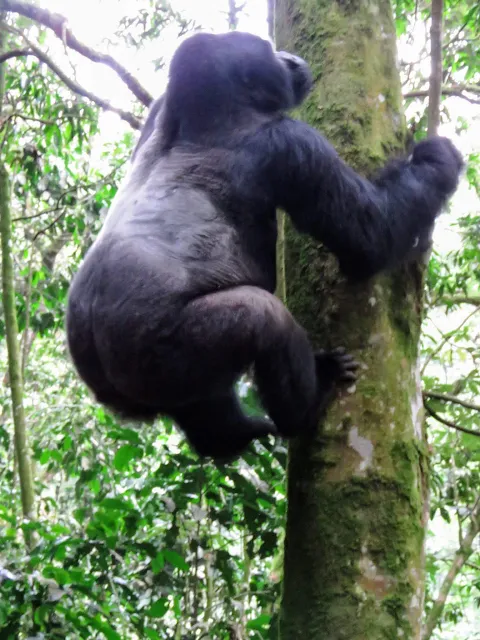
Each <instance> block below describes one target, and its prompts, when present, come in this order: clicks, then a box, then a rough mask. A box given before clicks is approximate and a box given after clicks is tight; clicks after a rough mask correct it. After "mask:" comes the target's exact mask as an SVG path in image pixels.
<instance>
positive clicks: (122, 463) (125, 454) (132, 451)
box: [113, 444, 143, 471]
mask: <svg viewBox="0 0 480 640" xmlns="http://www.w3.org/2000/svg"><path fill="white" fill-rule="evenodd" d="M142 456H143V450H142V449H141V448H140V447H133V446H132V445H130V444H125V445H123V447H120V449H119V450H118V451H117V453H116V454H115V457H114V459H113V465H114V467H115V469H116V470H117V471H124V470H125V469H126V468H127V467H128V465H129V464H130V462H131V461H132V460H140V458H142Z"/></svg>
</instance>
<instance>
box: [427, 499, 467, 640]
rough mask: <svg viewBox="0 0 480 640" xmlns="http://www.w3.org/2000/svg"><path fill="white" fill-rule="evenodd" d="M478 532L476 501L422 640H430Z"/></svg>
mask: <svg viewBox="0 0 480 640" xmlns="http://www.w3.org/2000/svg"><path fill="white" fill-rule="evenodd" d="M479 532H480V501H479V500H477V504H476V506H475V507H474V509H473V510H472V513H471V515H470V524H469V527H468V530H467V533H466V534H465V536H464V538H463V540H462V543H461V545H460V547H459V548H458V549H457V551H456V552H455V556H454V558H453V562H452V564H451V566H450V569H449V570H448V572H447V575H446V576H445V578H444V579H443V582H442V584H441V585H440V590H439V592H438V596H437V598H436V600H435V602H434V603H433V606H432V608H431V609H430V612H429V614H428V616H427V619H426V621H425V625H424V628H423V632H422V640H430V638H431V637H432V634H433V632H434V630H435V628H436V626H437V625H438V622H439V620H440V617H441V615H442V613H443V609H444V608H445V603H446V601H447V598H448V594H449V593H450V590H451V588H452V585H453V583H454V582H455V579H456V578H457V576H458V574H459V573H460V571H461V570H462V568H463V567H464V565H465V564H466V562H467V560H468V558H469V557H470V556H471V555H472V553H473V543H474V541H475V538H476V537H477V535H478V534H479Z"/></svg>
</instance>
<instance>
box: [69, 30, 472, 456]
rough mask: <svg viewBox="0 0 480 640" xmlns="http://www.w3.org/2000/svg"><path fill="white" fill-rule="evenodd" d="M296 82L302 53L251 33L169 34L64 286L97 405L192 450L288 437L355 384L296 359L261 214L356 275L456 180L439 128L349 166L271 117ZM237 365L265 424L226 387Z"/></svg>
mask: <svg viewBox="0 0 480 640" xmlns="http://www.w3.org/2000/svg"><path fill="white" fill-rule="evenodd" d="M311 86H312V76H311V73H310V70H309V67H308V65H307V63H306V62H305V61H304V60H302V59H301V58H299V57H297V56H294V55H291V54H289V53H285V52H281V51H279V52H275V51H274V50H273V48H272V46H271V44H270V43H269V42H267V41H265V40H263V39H261V38H259V37H257V36H254V35H250V34H247V33H239V32H233V33H227V34H223V35H212V34H205V33H203V34H202V33H198V34H195V35H193V36H191V37H190V38H189V39H187V40H185V41H184V42H183V43H182V44H181V45H180V46H179V48H178V49H177V51H176V53H175V55H174V57H173V59H172V62H171V65H170V70H169V81H168V86H167V89H166V92H165V94H164V95H163V96H162V97H161V98H160V99H159V100H157V101H155V102H154V103H153V105H152V107H151V110H150V113H149V115H148V117H147V120H146V122H145V126H144V128H143V131H142V133H141V136H140V139H139V142H138V144H137V147H136V149H135V151H134V154H133V158H132V163H131V165H130V168H129V172H128V175H127V176H126V178H125V181H124V183H123V185H122V186H121V188H120V189H119V191H118V193H117V194H116V196H115V199H114V202H113V203H112V207H111V210H110V212H109V214H108V216H107V218H106V220H105V223H104V226H103V228H102V230H101V232H100V234H99V235H98V237H97V239H96V241H95V242H94V244H93V245H92V246H91V247H90V249H89V250H88V252H87V254H86V257H85V259H84V261H83V263H82V265H81V267H80V269H79V271H78V272H77V273H76V275H75V277H74V278H73V281H72V284H71V287H70V291H69V300H68V310H67V321H66V327H67V336H68V346H69V350H70V354H71V357H72V359H73V362H74V364H75V366H76V368H77V370H78V372H79V375H80V377H81V378H82V379H83V380H84V382H85V383H86V384H87V386H88V387H90V389H91V390H92V391H93V392H94V394H95V397H96V399H97V401H98V402H100V403H102V404H104V405H105V406H106V407H108V408H110V409H111V410H112V411H114V412H116V413H117V414H118V415H119V416H121V417H125V418H128V419H132V420H139V421H151V420H152V419H153V418H154V417H155V416H157V415H163V416H168V417H170V418H171V419H172V420H173V421H174V422H175V423H176V425H177V426H178V427H179V428H180V429H181V430H182V431H183V433H184V434H185V436H186V437H187V438H188V440H189V442H190V444H191V446H192V447H193V448H194V449H195V450H196V452H197V453H198V454H199V455H201V456H209V457H213V458H214V459H224V458H232V457H235V456H238V455H239V454H241V453H242V452H243V451H244V449H245V448H246V447H247V446H248V445H249V443H250V442H251V441H252V440H254V439H257V438H261V437H263V436H266V435H268V434H278V435H280V436H283V437H286V438H290V437H293V436H295V435H297V434H299V433H302V432H305V431H306V430H309V429H311V428H312V426H314V425H315V424H316V420H317V419H318V415H319V413H320V412H322V411H324V410H325V408H326V406H327V404H328V403H329V402H330V400H331V398H332V397H333V396H334V393H335V391H336V390H337V389H338V386H339V385H341V384H346V383H349V382H350V381H351V380H354V379H355V369H356V367H357V364H356V363H355V362H354V360H353V358H352V357H351V356H349V355H348V354H347V353H345V352H344V350H342V349H336V350H334V351H329V352H328V351H319V352H314V350H313V349H312V346H311V344H310V342H309V340H308V337H307V335H306V332H305V331H304V329H303V328H302V327H301V326H299V324H297V322H296V321H295V320H294V318H293V317H292V315H291V314H290V313H289V312H288V311H287V309H286V308H285V306H284V305H283V304H282V303H281V301H280V300H279V299H277V298H276V297H275V296H274V295H273V292H274V290H275V284H276V283H275V273H276V270H275V245H276V230H277V227H276V209H277V207H281V208H282V209H283V210H285V211H286V212H287V213H288V215H290V217H291V219H292V221H293V224H294V225H295V227H296V228H297V229H298V230H299V231H300V232H301V233H308V234H310V235H311V236H313V237H314V238H316V239H318V240H319V241H321V242H322V243H323V244H324V245H325V246H326V247H327V248H328V249H329V250H331V251H332V252H333V253H334V255H335V256H336V257H337V259H338V261H339V265H340V268H341V270H342V271H343V273H344V274H345V276H346V277H347V278H351V279H354V280H357V281H358V280H365V279H367V278H370V277H371V276H373V275H374V274H376V273H378V272H379V271H381V270H384V269H386V268H389V267H392V266H395V265H397V264H399V263H400V262H401V261H404V260H406V259H407V258H408V256H409V255H411V250H412V247H413V246H414V245H415V244H417V245H418V240H419V239H420V241H421V239H422V238H428V237H429V236H430V232H431V229H432V227H433V224H434V221H435V218H436V216H437V215H438V214H439V213H440V210H441V208H442V206H443V205H444V204H445V202H446V200H447V198H448V197H449V196H450V195H451V194H452V193H453V192H454V190H455V189H456V186H457V182H458V177H459V174H460V171H461V168H462V159H461V156H460V154H459V153H458V151H457V150H456V149H455V147H454V146H453V145H452V143H451V142H450V141H449V140H447V139H444V138H440V137H436V138H432V139H429V140H426V141H423V142H421V143H419V144H418V145H417V146H416V147H415V148H414V150H413V153H412V155H411V157H410V158H409V159H405V160H402V161H396V162H394V163H393V164H391V165H388V166H387V167H386V168H385V169H384V170H383V172H382V173H381V174H380V175H379V177H378V178H377V179H376V180H374V181H369V180H366V179H364V178H362V177H360V176H359V175H357V174H356V173H355V172H354V171H353V170H352V169H351V168H349V167H348V166H346V165H345V164H344V162H343V161H342V160H341V159H340V158H339V156H338V155H337V153H336V152H335V150H334V149H333V148H332V147H331V146H330V144H329V143H328V142H327V141H326V140H325V139H324V138H323V137H322V136H321V135H320V134H319V133H318V132H317V131H316V130H315V129H313V128H312V127H310V126H308V125H307V124H305V123H303V122H300V121H297V120H294V119H292V118H290V117H288V115H286V112H288V111H289V110H290V109H292V108H294V107H297V106H298V105H300V104H301V103H302V101H303V100H304V98H305V97H306V95H307V93H308V92H309V90H310V88H311ZM252 366H253V369H254V374H255V380H256V384H257V386H258V390H259V394H260V397H261V400H262V403H263V406H264V408H265V411H266V413H267V414H268V416H269V419H263V418H258V417H248V416H247V415H245V414H244V413H243V411H242V409H241V406H240V404H239V401H238V398H237V396H236V394H235V391H234V388H235V382H236V381H237V380H238V378H239V377H240V376H241V375H242V373H244V372H245V371H247V370H249V369H250V367H252Z"/></svg>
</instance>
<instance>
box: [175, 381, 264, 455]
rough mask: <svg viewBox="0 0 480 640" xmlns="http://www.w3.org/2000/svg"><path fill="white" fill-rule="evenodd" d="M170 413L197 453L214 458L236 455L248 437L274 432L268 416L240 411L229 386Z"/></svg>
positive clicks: (250, 439)
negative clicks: (219, 393) (252, 415)
mask: <svg viewBox="0 0 480 640" xmlns="http://www.w3.org/2000/svg"><path fill="white" fill-rule="evenodd" d="M173 417H174V420H175V421H176V422H177V424H178V426H179V427H180V428H181V429H182V430H183V431H184V432H185V435H186V436H187V437H188V440H189V441H190V443H191V445H192V446H193V448H194V449H195V450H196V451H197V453H198V454H200V455H202V456H210V457H212V458H216V459H217V460H219V459H223V460H225V461H226V460H228V459H229V458H233V457H236V456H238V455H240V454H241V453H242V452H243V451H244V450H245V449H246V448H247V446H248V445H249V444H250V442H251V441H252V440H256V439H257V438H263V437H264V436H266V435H269V434H272V435H276V434H277V430H276V428H275V426H274V424H273V423H272V422H270V420H264V419H263V418H257V417H247V416H246V415H245V414H244V413H243V411H242V409H241V407H240V403H239V401H238V399H237V396H236V394H235V392H234V391H233V389H231V390H230V391H229V392H228V393H226V394H225V395H219V396H213V397H210V398H206V399H204V400H199V401H197V402H193V403H192V404H190V405H187V406H185V407H182V408H181V409H179V410H176V412H175V415H174V416H173Z"/></svg>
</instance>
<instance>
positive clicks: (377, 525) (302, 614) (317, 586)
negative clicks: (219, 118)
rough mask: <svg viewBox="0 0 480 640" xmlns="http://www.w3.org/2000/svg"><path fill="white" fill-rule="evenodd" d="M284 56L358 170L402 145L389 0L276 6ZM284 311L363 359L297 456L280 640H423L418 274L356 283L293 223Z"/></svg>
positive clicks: (319, 343)
mask: <svg viewBox="0 0 480 640" xmlns="http://www.w3.org/2000/svg"><path fill="white" fill-rule="evenodd" d="M276 36H277V44H278V48H279V49H287V50H290V51H292V52H295V53H297V54H299V55H302V56H303V57H304V58H306V59H307V61H308V62H309V63H310V65H311V67H312V71H313V75H314V78H315V87H314V90H313V92H312V94H311V96H310V98H309V99H308V100H307V102H306V103H305V105H304V106H303V107H302V110H301V113H300V117H301V118H303V119H305V120H307V121H309V123H310V124H312V125H313V126H316V127H317V128H318V129H319V130H320V131H321V132H322V133H323V134H324V135H325V136H326V137H327V138H328V139H329V140H330V141H331V142H332V143H333V144H334V145H335V146H336V148H337V149H338V150H339V152H340V153H341V155H342V156H343V157H344V159H345V160H346V161H347V162H349V163H350V164H351V165H352V166H354V167H355V168H356V169H357V170H358V171H359V172H361V173H364V174H368V173H370V172H371V171H372V170H374V169H377V168H378V167H379V166H381V165H382V164H384V162H385V160H386V158H387V156H390V155H392V154H394V153H396V152H398V151H403V149H404V144H405V143H404V120H403V117H402V115H401V93H400V81H399V77H398V72H397V67H396V41H395V28H394V23H393V17H392V11H391V6H390V2H389V0H379V1H378V2H375V3H371V2H367V0H356V2H343V1H342V0H337V1H335V0H334V1H333V2H332V1H331V0H277V8H276ZM286 273H287V303H288V306H289V308H290V309H291V311H292V312H293V313H294V315H295V316H296V317H297V319H298V320H299V321H300V322H302V324H303V325H304V327H305V328H306V329H307V330H308V331H309V334H310V336H311V339H312V341H313V343H314V345H315V346H316V347H324V348H325V347H327V348H328V347H335V346H339V345H343V346H345V347H347V349H348V350H349V351H350V352H352V353H354V354H355V356H356V359H357V360H359V361H360V362H362V363H363V369H362V371H361V375H360V378H359V381H358V383H357V384H356V387H352V388H350V389H349V390H348V391H346V392H344V393H343V395H342V396H341V397H340V398H339V399H338V400H337V401H336V402H335V403H334V405H333V406H332V408H331V409H330V411H329V413H328V416H327V418H326V420H325V421H324V424H323V425H322V426H321V427H319V429H318V432H317V433H316V434H315V436H314V437H313V438H310V439H307V438H300V439H298V440H296V441H294V442H293V443H292V445H291V447H290V454H289V468H288V519H287V529H286V543H285V564H284V573H285V575H284V594H283V601H282V611H281V621H280V637H281V638H282V640H300V639H301V640H340V639H343V640H366V639H368V640H377V639H378V640H380V639H382V640H384V639H385V640H386V639H387V638H388V639H389V638H402V639H403V640H419V638H420V633H421V624H420V618H421V613H422V609H423V588H424V583H423V564H424V533H425V527H426V523H427V520H428V500H427V496H428V491H427V474H426V467H427V448H426V441H425V433H424V426H423V425H424V421H423V407H422V394H421V386H420V375H419V369H418V364H417V352H418V340H419V334H420V325H421V315H422V305H423V300H422V292H423V267H422V265H420V264H410V265H408V266H405V267H404V268H402V269H400V270H398V271H396V272H395V273H389V274H384V275H382V276H379V277H377V278H375V279H374V280H373V281H371V282H369V283H367V284H365V285H356V286H353V285H350V284H348V283H347V282H345V280H344V279H343V278H342V277H341V276H340V275H339V272H338V269H337V266H336V261H335V259H334V258H333V257H332V256H331V255H329V254H328V253H327V252H326V250H325V249H324V248H323V247H322V246H320V245H319V244H318V243H316V242H314V241H313V240H311V239H309V238H306V237H305V236H302V237H300V236H299V235H297V234H296V233H295V232H294V231H293V230H292V226H291V224H290V223H287V231H286Z"/></svg>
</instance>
